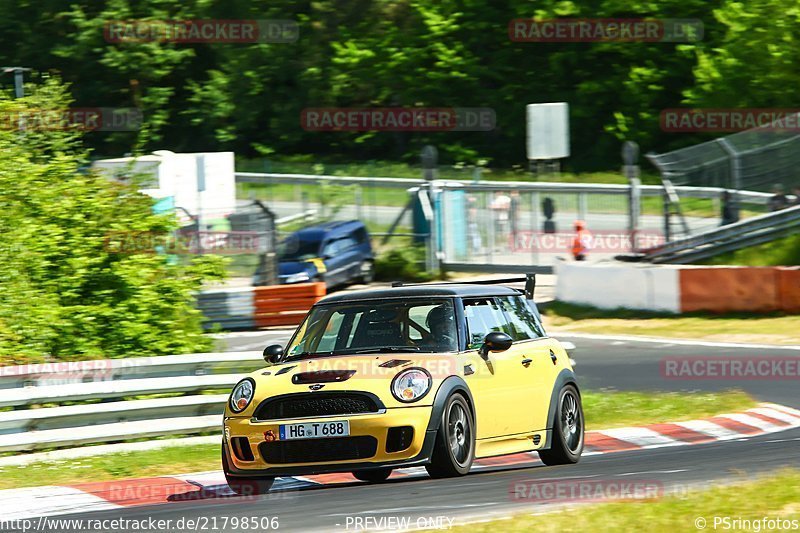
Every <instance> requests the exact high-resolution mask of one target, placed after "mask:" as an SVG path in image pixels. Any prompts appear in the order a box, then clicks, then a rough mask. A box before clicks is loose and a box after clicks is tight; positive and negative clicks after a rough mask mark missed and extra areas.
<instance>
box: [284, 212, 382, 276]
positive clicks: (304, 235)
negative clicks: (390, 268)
mask: <svg viewBox="0 0 800 533" xmlns="http://www.w3.org/2000/svg"><path fill="white" fill-rule="evenodd" d="M278 261H279V262H278V280H279V282H280V283H282V284H284V283H307V282H309V281H324V282H325V285H326V286H327V287H335V286H338V285H349V284H352V283H370V282H372V280H373V278H374V275H375V256H374V254H373V253H372V245H371V244H370V242H369V234H368V233H367V228H365V227H364V224H363V223H361V222H359V221H358V220H351V221H347V222H328V223H325V224H320V225H318V226H310V227H308V228H303V229H301V230H299V231H296V232H295V233H292V234H291V235H289V236H288V237H287V238H286V239H284V240H283V241H282V242H281V243H280V244H279V245H278Z"/></svg>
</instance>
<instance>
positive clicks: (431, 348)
mask: <svg viewBox="0 0 800 533" xmlns="http://www.w3.org/2000/svg"><path fill="white" fill-rule="evenodd" d="M457 339H458V335H457V329H456V321H455V311H454V308H453V302H452V300H450V299H446V298H441V299H435V298H434V299H425V300H410V299H398V300H390V301H385V300H380V301H378V300H376V301H363V302H356V303H353V302H349V303H341V304H331V305H321V306H318V307H314V308H313V309H312V310H311V312H310V313H309V315H308V317H306V320H305V321H304V322H303V324H301V326H300V328H299V329H298V331H297V334H296V335H295V336H294V338H293V339H292V341H291V342H290V343H289V345H288V346H287V347H286V353H287V358H288V359H290V360H291V359H300V358H303V357H319V356H331V355H348V354H357V353H391V352H428V353H441V352H454V351H457V350H458V340H457Z"/></svg>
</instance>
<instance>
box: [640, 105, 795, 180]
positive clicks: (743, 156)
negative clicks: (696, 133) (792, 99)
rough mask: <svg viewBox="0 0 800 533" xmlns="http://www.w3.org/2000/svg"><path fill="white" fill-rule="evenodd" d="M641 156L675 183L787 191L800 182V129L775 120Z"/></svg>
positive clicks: (664, 176)
mask: <svg viewBox="0 0 800 533" xmlns="http://www.w3.org/2000/svg"><path fill="white" fill-rule="evenodd" d="M797 115H800V114H797ZM797 115H795V119H796V118H798V116H797ZM786 122H787V123H789V122H792V123H794V124H796V123H797V120H794V121H790V120H786ZM646 157H647V159H648V160H649V161H650V162H651V163H653V165H654V166H655V167H656V168H657V169H658V170H659V172H661V175H662V177H663V178H667V179H670V180H671V181H672V182H673V183H674V184H676V185H689V186H695V187H721V188H723V189H732V190H748V191H771V190H773V189H774V187H775V186H776V185H780V186H781V187H782V188H783V190H785V191H787V192H788V191H790V190H792V189H794V188H795V187H797V186H800V133H799V132H798V131H797V129H796V128H783V129H782V128H780V127H779V125H778V124H777V123H773V124H772V125H771V126H767V127H763V128H754V129H750V130H745V131H742V132H739V133H734V134H732V135H728V136H726V137H720V138H718V139H715V140H713V141H708V142H704V143H701V144H697V145H694V146H689V147H686V148H681V149H679V150H674V151H672V152H668V153H664V154H654V153H650V154H647V156H646Z"/></svg>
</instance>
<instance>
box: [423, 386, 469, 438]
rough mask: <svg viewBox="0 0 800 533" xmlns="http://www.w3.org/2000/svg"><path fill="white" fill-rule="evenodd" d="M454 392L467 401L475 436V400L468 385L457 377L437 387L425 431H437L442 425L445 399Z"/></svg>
mask: <svg viewBox="0 0 800 533" xmlns="http://www.w3.org/2000/svg"><path fill="white" fill-rule="evenodd" d="M456 392H460V393H462V395H463V396H464V399H465V400H466V401H467V405H468V406H469V410H470V414H472V425H473V431H476V434H477V426H478V417H477V416H476V413H475V400H474V399H473V398H472V393H471V392H470V390H469V385H467V383H466V382H465V381H464V380H463V379H462V378H461V377H459V376H450V377H448V378H446V379H445V380H444V381H443V382H442V384H441V385H440V386H439V390H437V391H436V396H435V397H434V399H433V407H432V409H431V418H430V421H429V422H428V429H427V431H438V430H439V426H440V425H441V423H442V413H444V407H445V405H446V404H447V399H448V398H450V396H452V395H453V394H454V393H456Z"/></svg>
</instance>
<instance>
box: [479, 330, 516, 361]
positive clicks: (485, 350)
mask: <svg viewBox="0 0 800 533" xmlns="http://www.w3.org/2000/svg"><path fill="white" fill-rule="evenodd" d="M513 343H514V340H513V339H512V338H511V336H510V335H509V334H508V333H503V332H502V331H493V332H491V333H489V334H488V335H486V337H485V338H484V339H483V344H482V345H481V347H480V349H479V350H478V353H479V354H480V355H481V357H483V358H484V359H486V358H488V357H489V352H504V351H506V350H508V349H509V348H511V345H512V344H513Z"/></svg>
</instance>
